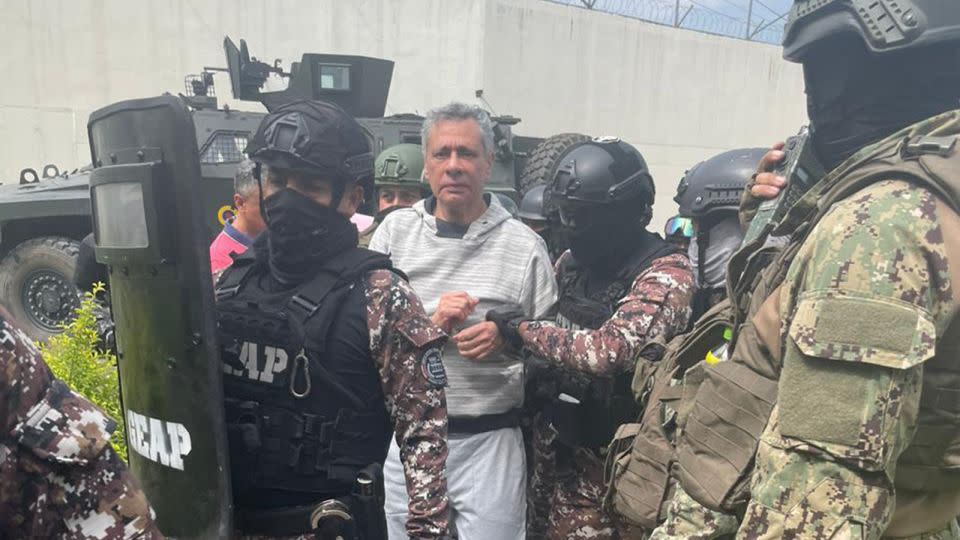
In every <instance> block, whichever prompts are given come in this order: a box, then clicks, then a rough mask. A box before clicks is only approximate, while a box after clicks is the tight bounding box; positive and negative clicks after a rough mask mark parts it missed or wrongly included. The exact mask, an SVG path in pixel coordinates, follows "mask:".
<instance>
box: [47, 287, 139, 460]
mask: <svg viewBox="0 0 960 540" xmlns="http://www.w3.org/2000/svg"><path fill="white" fill-rule="evenodd" d="M105 290H106V288H105V287H104V285H103V283H97V284H95V285H94V287H93V290H92V291H90V292H87V293H85V294H84V297H83V299H82V300H81V301H80V307H78V308H77V310H76V317H75V318H74V319H73V320H72V321H70V322H69V323H66V324H64V326H63V333H62V334H57V335H55V336H52V337H51V338H50V339H49V340H48V341H47V343H45V344H44V343H41V344H40V353H41V354H42V355H43V359H44V361H46V362H47V365H49V366H50V370H51V371H53V374H54V375H55V376H56V377H57V378H58V379H60V380H62V381H63V382H65V383H66V384H67V386H69V387H70V388H72V389H73V390H74V391H75V392H77V393H79V394H82V395H83V396H85V397H86V398H87V399H89V400H90V401H92V402H93V403H95V404H96V405H97V406H98V407H100V408H101V409H103V411H104V412H105V413H107V415H109V416H110V418H112V419H113V420H115V421H116V422H117V429H116V430H115V431H114V432H113V437H112V438H111V439H110V444H111V445H112V446H113V449H114V450H116V452H117V454H119V455H120V457H121V458H122V459H123V460H124V461H126V460H127V444H126V440H125V439H124V436H123V434H124V426H123V410H122V409H121V408H120V382H119V378H118V374H117V357H116V356H115V355H114V354H113V352H111V351H109V350H103V349H102V348H100V343H99V337H98V335H97V314H98V313H101V314H104V313H103V312H104V310H105V308H103V307H102V306H100V305H99V304H98V303H97V300H96V297H97V295H98V294H100V293H102V292H104V291H105Z"/></svg>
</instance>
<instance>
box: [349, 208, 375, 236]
mask: <svg viewBox="0 0 960 540" xmlns="http://www.w3.org/2000/svg"><path fill="white" fill-rule="evenodd" d="M350 222H351V223H353V224H354V225H356V226H357V230H358V231H360V232H363V231H365V230H367V229H369V228H370V225H372V224H373V216H368V215H366V214H361V213H359V212H358V213H355V214H353V216H352V217H351V218H350Z"/></svg>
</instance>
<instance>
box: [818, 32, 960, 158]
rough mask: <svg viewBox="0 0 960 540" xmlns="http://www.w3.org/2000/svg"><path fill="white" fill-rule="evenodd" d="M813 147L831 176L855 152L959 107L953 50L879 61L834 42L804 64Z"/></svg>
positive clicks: (959, 74)
mask: <svg viewBox="0 0 960 540" xmlns="http://www.w3.org/2000/svg"><path fill="white" fill-rule="evenodd" d="M804 80H805V82H806V91H807V115H808V116H809V118H810V124H811V125H812V126H813V135H812V140H813V145H814V148H815V150H816V153H817V157H818V158H819V159H820V161H821V162H822V163H823V164H824V165H825V166H826V167H827V169H828V170H831V169H833V168H835V167H837V166H838V165H840V163H842V162H843V161H845V160H846V159H847V158H849V157H850V156H852V155H853V154H854V153H856V152H857V151H858V150H860V149H861V148H863V147H865V146H868V145H870V144H872V143H874V142H876V141H879V140H881V139H883V138H885V137H888V136H890V135H892V134H894V133H896V132H897V131H899V130H901V129H903V128H905V127H907V126H909V125H912V124H915V123H917V122H919V121H921V120H923V119H925V118H929V117H931V116H935V115H937V114H940V113H942V112H945V111H948V110H951V109H955V108H957V107H958V106H960V100H958V97H960V61H958V47H957V46H956V45H953V46H940V47H926V48H923V49H916V50H906V51H902V52H898V53H886V54H882V55H871V54H868V53H867V52H866V50H865V48H864V46H863V44H862V43H860V42H859V41H852V42H851V41H850V40H847V39H846V38H838V41H836V42H835V43H834V44H833V45H832V46H830V45H828V44H827V43H825V44H824V45H823V46H822V47H821V48H820V49H818V50H816V51H811V54H810V58H809V59H808V60H807V61H806V62H805V63H804Z"/></svg>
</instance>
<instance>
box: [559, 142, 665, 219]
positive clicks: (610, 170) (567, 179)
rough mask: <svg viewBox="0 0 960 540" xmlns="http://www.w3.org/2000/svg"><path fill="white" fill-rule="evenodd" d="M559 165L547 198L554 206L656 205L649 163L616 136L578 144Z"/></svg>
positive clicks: (567, 152) (566, 154) (564, 155)
mask: <svg viewBox="0 0 960 540" xmlns="http://www.w3.org/2000/svg"><path fill="white" fill-rule="evenodd" d="M558 162H559V163H560V165H559V166H558V167H557V171H556V172H555V173H554V175H553V181H552V182H551V183H550V188H549V194H548V195H547V198H548V199H549V201H550V203H551V204H557V205H563V204H565V203H579V204H588V205H608V204H612V203H617V202H621V201H630V200H634V199H639V200H640V203H641V204H643V205H652V204H653V197H654V186H653V178H652V177H651V176H650V171H649V170H648V169H647V162H646V161H644V159H643V156H642V155H641V154H640V152H639V151H637V149H636V148H634V147H633V146H631V145H629V144H627V143H625V142H623V141H621V140H620V139H618V138H616V137H598V138H596V139H593V140H590V141H584V142H581V143H578V144H575V145H573V146H571V147H570V148H569V149H567V151H566V153H565V154H563V156H561V158H560V159H559V161H558Z"/></svg>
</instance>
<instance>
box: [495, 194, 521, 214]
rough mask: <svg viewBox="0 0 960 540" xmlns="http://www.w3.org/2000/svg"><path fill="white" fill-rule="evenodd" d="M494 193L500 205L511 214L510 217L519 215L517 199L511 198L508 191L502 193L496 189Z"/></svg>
mask: <svg viewBox="0 0 960 540" xmlns="http://www.w3.org/2000/svg"><path fill="white" fill-rule="evenodd" d="M492 193H493V196H494V197H496V198H497V201H499V202H500V206H502V207H503V209H504V210H506V211H507V213H509V214H510V217H513V218H515V217H517V213H518V212H519V209H518V208H517V203H516V201H514V200H513V199H511V198H510V196H509V195H507V194H506V193H500V192H497V191H494V192H492Z"/></svg>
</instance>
